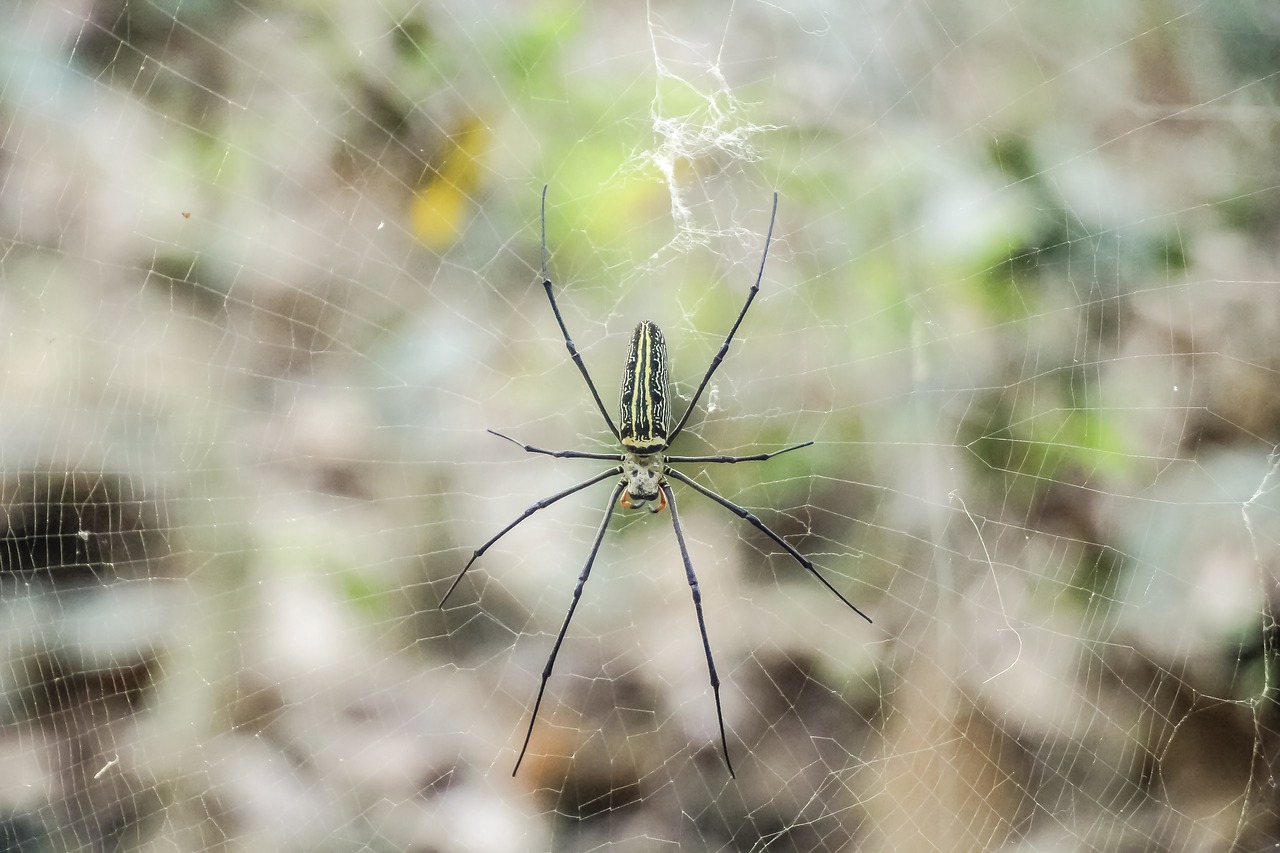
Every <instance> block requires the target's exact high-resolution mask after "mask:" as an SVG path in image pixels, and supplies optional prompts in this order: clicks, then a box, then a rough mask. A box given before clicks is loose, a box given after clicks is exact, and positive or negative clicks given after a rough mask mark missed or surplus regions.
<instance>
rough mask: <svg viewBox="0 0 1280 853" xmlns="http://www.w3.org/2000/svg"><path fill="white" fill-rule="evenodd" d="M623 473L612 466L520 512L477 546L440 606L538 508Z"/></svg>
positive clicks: (545, 506)
mask: <svg viewBox="0 0 1280 853" xmlns="http://www.w3.org/2000/svg"><path fill="white" fill-rule="evenodd" d="M504 438H505V436H504ZM621 473H622V468H621V466H619V467H617V468H610V469H609V470H608V471H605V472H604V473H603V474H597V475H596V476H594V477H592V478H591V479H589V480H583V481H582V482H581V483H578V484H577V485H575V486H570V487H569V488H567V489H565V490H564V491H562V492H556V493H555V494H554V495H551V496H550V497H545V498H543V499H542V500H540V501H538V502H537V503H535V504H534V505H533V506H531V507H529V508H528V509H526V510H525V511H524V512H523V513H521V514H520V516H519V517H518V518H517V519H516V520H515V521H513V522H511V523H510V524H508V525H507V526H506V527H504V528H502V529H501V530H499V531H498V532H497V533H496V534H495V535H494V536H493V538H491V539H490V540H489V541H488V542H486V543H484V544H483V545H481V546H480V547H479V548H477V549H476V550H475V551H473V552H472V554H471V559H470V560H467V564H466V565H465V566H463V567H462V571H460V572H458V576H457V577H456V578H454V579H453V583H452V584H450V585H449V591H448V592H446V593H445V594H444V598H442V599H440V608H441V609H442V610H443V609H444V603H445V602H446V601H448V600H449V596H451V595H453V591H454V590H455V589H457V588H458V584H460V583H462V578H463V577H464V576H465V575H466V574H467V571H468V570H469V569H470V568H471V564H472V563H474V562H475V561H476V560H478V559H480V555H481V554H483V553H484V552H485V551H488V550H489V548H490V547H491V546H492V545H493V544H494V543H495V542H497V541H498V540H499V539H501V538H502V537H503V536H506V535H507V534H508V533H510V532H511V530H512V529H513V528H514V527H515V526H516V525H517V524H519V523H520V522H522V521H524V520H525V519H526V518H528V517H529V516H531V515H533V514H534V513H535V512H537V511H538V510H540V509H546V508H547V507H549V506H551V505H552V504H553V503H555V502H556V501H558V500H560V499H561V498H567V497H569V495H571V494H573V493H574V492H580V491H582V490H583V489H585V488H586V487H587V486H594V485H595V484H596V483H598V482H600V481H601V480H605V479H608V478H609V477H617V476H618V475H620V474H621ZM615 499H616V495H615Z"/></svg>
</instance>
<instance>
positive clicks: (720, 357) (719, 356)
mask: <svg viewBox="0 0 1280 853" xmlns="http://www.w3.org/2000/svg"><path fill="white" fill-rule="evenodd" d="M777 216H778V194H777V193H774V194H773V212H772V213H770V214H769V233H768V235H767V236H766V237H765V238H764V253H763V254H761V255H760V271H759V272H758V273H756V283H755V284H753V285H751V290H749V291H747V301H746V303H745V304H743V306H742V310H741V311H739V312H738V319H737V320H734V321H733V328H731V329H730V330H729V334H728V335H726V336H725V339H724V343H722V344H721V345H720V351H719V352H717V353H716V357H715V358H713V359H711V366H710V367H708V368H707V375H706V376H703V377H702V382H701V383H699V384H698V390H697V391H695V392H694V393H693V399H691V400H690V401H689V408H687V409H685V410H684V416H683V417H681V418H680V423H678V424H676V428H675V429H674V430H672V431H671V434H670V435H668V436H667V443H668V444H670V443H671V442H672V441H675V438H676V436H677V435H679V434H680V430H682V429H684V425H685V423H687V422H688V420H689V416H690V415H691V414H693V410H694V408H695V407H696V406H697V405H698V399H699V398H700V397H701V396H702V392H703V391H705V390H706V388H707V383H708V382H710V381H711V375H712V374H713V373H715V372H716V368H717V367H719V366H720V362H722V361H724V357H725V354H726V353H727V352H729V344H730V343H732V342H733V336H734V335H735V334H737V332H738V327H739V326H741V325H742V318H743V317H745V316H747V309H748V308H750V307H751V301H752V300H753V299H755V298H756V294H757V293H759V292H760V279H762V278H764V262H765V260H766V259H767V258H768V257H769V244H770V243H771V242H773V221H774V219H776V218H777ZM550 285H551V283H550V282H547V287H548V290H547V293H550V292H551V290H550ZM556 316H557V317H558V316H559V314H557V315H556ZM593 390H594V389H593Z"/></svg>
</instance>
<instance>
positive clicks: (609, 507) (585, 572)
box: [511, 472, 626, 776]
mask: <svg viewBox="0 0 1280 853" xmlns="http://www.w3.org/2000/svg"><path fill="white" fill-rule="evenodd" d="M610 473H613V472H610ZM625 485H626V483H625V482H621V483H618V485H616V486H614V487H613V494H612V495H610V496H609V503H608V504H606V505H605V510H604V520H602V521H601V522H600V529H599V530H597V531H596V540H595V542H593V543H592V544H591V553H590V554H588V555H587V562H586V565H584V566H583V567H582V574H580V575H578V585H577V586H576V587H574V588H573V602H572V603H570V605H569V612H568V613H566V614H565V616H564V624H563V625H561V626H560V633H559V634H557V635H556V642H555V645H554V646H552V647H551V655H550V657H548V658H547V665H546V666H544V667H543V668H542V683H541V684H540V685H538V698H537V699H536V700H535V701H534V703H533V714H532V716H530V717H529V731H527V732H526V733H525V736H524V745H523V746H521V747H520V757H519V758H517V759H516V766H515V768H514V769H513V770H512V771H511V775H512V776H514V775H516V773H517V772H519V770H520V762H522V761H524V754H525V752H526V751H527V750H528V749H529V739H530V738H532V737H533V724H534V723H536V722H537V721H538V709H539V708H541V707H542V694H543V693H545V692H546V690H547V679H549V678H550V677H551V669H552V667H554V666H555V665H556V655H558V654H560V645H561V644H562V643H563V642H564V635H565V634H566V633H567V632H568V630H569V623H570V622H571V621H572V620H573V611H575V610H577V609H578V601H579V600H581V598H582V588H583V587H584V586H586V585H587V578H589V577H590V576H591V564H592V563H594V562H595V561H596V554H598V553H599V552H600V542H601V541H602V540H603V539H604V531H605V528H607V527H608V526H609V519H610V518H611V517H612V516H613V508H614V507H615V506H617V505H618V496H619V495H620V494H622V489H623V487H624V486H625Z"/></svg>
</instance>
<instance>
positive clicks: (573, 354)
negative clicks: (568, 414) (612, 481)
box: [541, 185, 741, 441]
mask: <svg viewBox="0 0 1280 853" xmlns="http://www.w3.org/2000/svg"><path fill="white" fill-rule="evenodd" d="M541 275H542V288H543V290H545V291H546V292H547V299H549V300H550V301H551V311H552V312H553V313H554V314H555V315H556V322H557V323H559V324H560V333H561V334H562V335H564V345H565V347H566V348H567V349H568V350H569V357H570V358H572V359H573V363H574V364H576V365H577V366H578V372H579V373H581V374H582V378H583V379H585V380H587V388H588V389H589V390H590V391H591V398H592V399H593V400H595V401H596V408H597V409H599V410H600V414H601V415H602V416H603V417H604V422H605V423H606V424H608V425H609V432H611V433H613V437H614V438H616V439H618V440H619V441H621V440H622V434H621V433H619V432H618V427H617V426H615V425H614V423H613V418H611V417H609V412H608V410H607V409H605V407H604V403H603V402H602V401H601V400H600V392H599V391H597V390H596V384H595V383H594V382H592V381H591V374H590V373H588V372H587V365H586V364H585V363H583V361H582V356H581V355H579V354H578V348H577V347H576V346H574V344H573V338H571V337H569V329H568V327H566V326H565V324H564V317H562V316H561V315H560V306H559V305H557V304H556V296H555V294H554V293H552V291H551V279H549V278H547V188H546V186H545V185H544V186H543V187H542V273H541ZM739 319H741V318H739Z"/></svg>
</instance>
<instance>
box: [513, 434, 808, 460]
mask: <svg viewBox="0 0 1280 853" xmlns="http://www.w3.org/2000/svg"><path fill="white" fill-rule="evenodd" d="M489 432H490V433H491V434H493V435H496V436H497V437H498V438H505V439H506V440H507V441H509V442H511V443H512V444H514V445H515V446H516V447H519V448H520V449H521V450H524V451H525V452H527V453H541V454H542V455H543V456H554V457H556V458H557V459H603V460H605V461H607V462H617V461H618V459H619V458H621V456H620V454H618V453H587V452H585V451H582V450H544V449H542V448H541V447H534V446H533V445H532V444H525V443H524V442H522V441H516V440H515V439H514V438H512V437H511V436H509V435H503V434H502V433H500V432H498V431H497V430H493V429H491V430H489ZM811 443H812V442H811ZM788 449H790V448H788ZM778 452H779V453H781V452H782V451H781V450H780V451H778Z"/></svg>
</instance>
